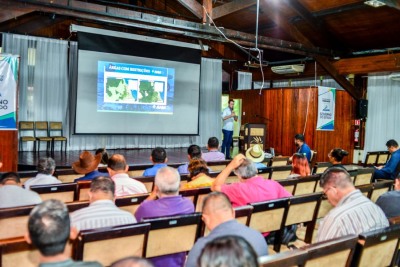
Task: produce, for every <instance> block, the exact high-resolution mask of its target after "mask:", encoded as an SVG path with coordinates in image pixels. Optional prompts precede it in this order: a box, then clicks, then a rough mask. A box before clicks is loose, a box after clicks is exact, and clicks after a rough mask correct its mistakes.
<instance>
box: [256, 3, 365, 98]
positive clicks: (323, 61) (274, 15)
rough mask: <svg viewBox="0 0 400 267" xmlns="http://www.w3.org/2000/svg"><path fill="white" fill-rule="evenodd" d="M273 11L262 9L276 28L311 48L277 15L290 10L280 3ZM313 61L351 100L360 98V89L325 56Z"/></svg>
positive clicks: (306, 39) (299, 33) (300, 35)
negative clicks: (284, 10)
mask: <svg viewBox="0 0 400 267" xmlns="http://www.w3.org/2000/svg"><path fill="white" fill-rule="evenodd" d="M274 7H275V8H274V9H264V10H263V11H264V13H265V14H266V15H267V16H268V17H269V18H270V19H272V20H273V21H274V22H275V23H276V25H278V27H280V28H281V29H282V30H284V31H285V32H286V33H287V34H289V35H290V36H292V37H293V38H294V39H295V40H296V41H298V42H300V43H303V44H304V45H306V46H309V47H313V46H314V45H313V43H312V42H311V41H310V40H309V39H308V38H307V37H306V36H305V35H303V33H302V32H300V31H299V30H298V29H297V28H296V27H295V26H294V25H292V24H290V23H289V22H288V21H287V20H285V19H282V18H281V17H280V16H279V14H284V13H283V12H281V11H282V10H283V9H288V8H291V7H290V5H287V4H285V3H282V2H277V3H276V5H274ZM314 58H315V60H316V61H317V62H318V64H320V65H321V66H322V67H323V68H324V69H325V70H326V71H327V72H328V74H329V75H330V76H331V77H332V78H333V79H335V80H336V82H337V83H338V84H339V85H340V86H342V87H343V89H345V90H346V91H347V92H348V93H349V94H350V95H351V96H352V97H353V98H355V99H360V98H361V97H362V92H361V89H357V88H355V87H354V86H353V85H352V84H351V83H350V82H349V81H348V80H347V79H346V78H345V77H344V76H341V75H340V74H339V73H338V71H337V69H336V68H335V66H334V65H333V64H332V63H331V62H330V61H329V59H328V58H327V57H326V56H321V55H315V56H314Z"/></svg>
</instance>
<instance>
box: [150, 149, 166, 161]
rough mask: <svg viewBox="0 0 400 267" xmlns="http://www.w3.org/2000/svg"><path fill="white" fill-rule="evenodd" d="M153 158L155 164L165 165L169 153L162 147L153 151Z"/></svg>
mask: <svg viewBox="0 0 400 267" xmlns="http://www.w3.org/2000/svg"><path fill="white" fill-rule="evenodd" d="M151 157H152V159H153V162H155V163H164V162H165V159H166V158H167V152H165V149H164V148H162V147H156V148H154V149H153V151H151Z"/></svg>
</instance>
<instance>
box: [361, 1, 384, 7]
mask: <svg viewBox="0 0 400 267" xmlns="http://www.w3.org/2000/svg"><path fill="white" fill-rule="evenodd" d="M364 4H366V5H369V6H372V7H381V6H384V5H386V4H385V2H383V1H378V0H369V1H365V2H364Z"/></svg>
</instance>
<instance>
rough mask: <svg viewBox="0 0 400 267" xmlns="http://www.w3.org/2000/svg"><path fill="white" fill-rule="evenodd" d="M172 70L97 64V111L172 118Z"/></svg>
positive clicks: (117, 64) (173, 74) (104, 63)
mask: <svg viewBox="0 0 400 267" xmlns="http://www.w3.org/2000/svg"><path fill="white" fill-rule="evenodd" d="M174 76H175V71H174V69H173V68H162V67H155V66H143V65H134V64H124V63H114V62H105V61H99V62H98V83H97V110H98V111H113V112H136V113H157V114H173V97H174Z"/></svg>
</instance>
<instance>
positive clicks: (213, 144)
mask: <svg viewBox="0 0 400 267" xmlns="http://www.w3.org/2000/svg"><path fill="white" fill-rule="evenodd" d="M207 145H208V147H209V148H218V147H219V141H218V138H217V137H210V138H208V143H207Z"/></svg>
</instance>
